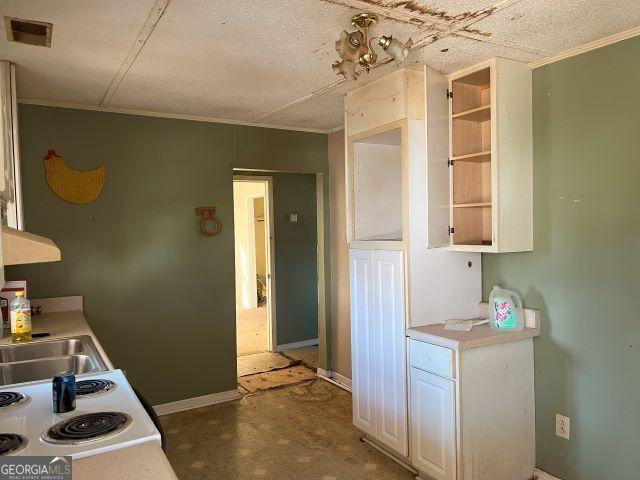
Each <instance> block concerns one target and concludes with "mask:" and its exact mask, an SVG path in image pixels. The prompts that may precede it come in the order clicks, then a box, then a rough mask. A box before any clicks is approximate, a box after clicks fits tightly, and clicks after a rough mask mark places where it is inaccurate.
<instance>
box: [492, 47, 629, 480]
mask: <svg viewBox="0 0 640 480" xmlns="http://www.w3.org/2000/svg"><path fill="white" fill-rule="evenodd" d="M639 58H640V38H634V39H631V40H627V41H624V42H621V43H618V44H615V45H612V46H608V47H605V48H601V49H598V50H595V51H592V52H589V53H586V54H583V55H579V56H576V57H573V58H569V59H567V60H563V61H560V62H557V63H553V64H550V65H547V66H544V67H541V68H538V69H536V70H534V72H533V113H534V119H533V120H534V125H533V128H534V130H533V133H534V237H535V238H534V251H533V252H530V253H516V254H500V255H491V254H486V255H483V258H482V260H483V286H484V297H485V299H486V298H487V297H488V293H489V290H490V288H491V285H492V284H493V283H496V282H499V283H502V284H503V285H504V286H506V287H508V288H511V289H514V290H516V291H518V292H520V294H521V295H522V296H523V299H524V303H525V305H526V306H527V307H530V308H537V309H540V310H541V311H542V333H541V336H540V337H539V338H538V339H536V341H535V362H536V366H535V381H536V385H535V386H536V437H537V464H538V467H539V468H541V469H543V470H545V471H547V472H548V473H551V474H553V475H556V476H557V477H559V478H562V479H564V480H602V479H612V480H613V479H616V480H632V479H637V478H638V477H639V475H640V473H639V472H640V456H639V455H638V454H639V452H640V450H639V445H640V442H639V441H638V435H639V434H640V413H639V410H638V409H639V408H640V377H639V376H638V366H639V365H640V321H639V320H638V312H639V309H638V298H637V297H636V295H638V292H640V281H639V280H638V279H639V277H638V271H640V254H639V253H638V247H639V246H640V244H639V239H640V203H638V201H637V196H638V192H639V191H640V189H639V186H638V183H639V181H640V121H639V120H638V112H639V107H640V89H639V88H638V87H639V86H640V61H638V59H639ZM556 412H558V413H561V414H563V415H568V416H569V417H571V440H568V441H567V440H563V439H561V438H559V437H556V436H555V435H554V433H555V413H556Z"/></svg>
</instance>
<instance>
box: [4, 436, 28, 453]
mask: <svg viewBox="0 0 640 480" xmlns="http://www.w3.org/2000/svg"><path fill="white" fill-rule="evenodd" d="M26 446H27V440H26V439H25V438H24V437H22V436H20V435H18V434H16V433H0V455H10V454H11V453H14V452H16V451H18V450H21V449H23V448H24V447H26Z"/></svg>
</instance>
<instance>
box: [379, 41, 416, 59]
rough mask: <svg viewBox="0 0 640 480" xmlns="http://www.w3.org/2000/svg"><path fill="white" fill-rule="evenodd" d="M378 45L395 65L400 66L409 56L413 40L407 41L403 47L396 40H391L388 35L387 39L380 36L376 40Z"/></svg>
mask: <svg viewBox="0 0 640 480" xmlns="http://www.w3.org/2000/svg"><path fill="white" fill-rule="evenodd" d="M378 44H379V45H380V46H381V47H382V49H383V50H384V51H385V53H386V54H387V55H389V56H390V57H391V58H393V59H394V60H395V61H396V64H398V65H400V64H401V63H402V62H403V61H404V59H405V58H407V55H409V51H410V50H411V46H412V45H413V40H411V39H409V40H407V42H406V43H405V44H404V45H403V44H402V43H400V42H399V41H398V40H396V39H395V38H393V36H391V35H389V36H388V37H386V36H382V37H380V39H379V40H378Z"/></svg>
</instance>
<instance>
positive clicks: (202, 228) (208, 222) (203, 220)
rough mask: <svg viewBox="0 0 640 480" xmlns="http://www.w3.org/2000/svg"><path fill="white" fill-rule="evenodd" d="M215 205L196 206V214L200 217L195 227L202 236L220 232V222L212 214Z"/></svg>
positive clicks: (212, 235) (214, 211)
mask: <svg viewBox="0 0 640 480" xmlns="http://www.w3.org/2000/svg"><path fill="white" fill-rule="evenodd" d="M215 213H216V207H197V208H196V215H199V216H200V218H199V219H198V222H197V224H196V225H197V229H198V232H199V233H200V235H202V236H204V237H214V236H216V235H217V234H219V233H220V222H218V219H217V218H216V217H215V216H214V214H215Z"/></svg>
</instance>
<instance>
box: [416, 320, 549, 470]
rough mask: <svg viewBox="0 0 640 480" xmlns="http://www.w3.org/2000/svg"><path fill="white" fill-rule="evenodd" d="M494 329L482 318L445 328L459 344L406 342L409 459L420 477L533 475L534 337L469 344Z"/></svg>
mask: <svg viewBox="0 0 640 480" xmlns="http://www.w3.org/2000/svg"><path fill="white" fill-rule="evenodd" d="M529 312H531V311H529ZM536 322H537V320H536ZM437 329H440V331H441V332H446V331H444V330H442V328H441V327H439V326H438V327H437ZM437 329H436V326H431V327H423V328H422V329H415V330H422V331H430V332H432V333H433V332H435V331H437ZM413 331H414V330H409V335H414V333H413ZM483 331H484V332H485V333H483ZM489 331H490V329H489V327H488V326H486V325H485V326H482V327H475V329H474V332H473V334H471V333H467V332H453V333H451V332H448V333H443V334H442V335H443V337H442V339H443V340H444V342H443V343H445V344H449V345H451V344H456V345H458V346H457V348H455V349H453V348H447V347H444V346H442V345H435V344H433V343H429V342H423V341H419V340H415V339H413V338H410V339H409V341H408V344H409V346H408V348H409V370H410V379H409V392H410V395H409V404H410V409H409V412H410V413H409V431H410V438H411V444H410V451H411V458H410V460H411V463H412V465H413V466H414V467H416V468H417V469H418V470H419V471H420V472H421V473H423V474H425V476H423V478H434V479H436V480H529V479H530V478H531V476H532V474H533V468H534V465H535V404H534V383H533V366H534V364H533V340H532V338H530V337H529V334H526V335H525V336H523V338H522V339H518V340H516V341H507V342H505V343H492V342H497V341H502V340H503V339H504V337H503V339H498V338H495V337H494V338H492V339H491V340H488V341H483V342H480V343H479V344H477V345H480V346H475V347H472V346H470V345H469V344H466V345H465V342H466V341H467V340H469V341H470V343H471V342H473V341H474V340H477V339H479V338H483V337H485V338H489V337H491V336H492V335H491V334H490V333H487V332H489ZM530 332H532V333H531V335H537V333H538V332H539V330H537V329H533V328H532V329H530ZM444 335H447V337H445V336H444ZM494 335H495V334H494ZM430 338H431V339H433V341H436V339H437V337H436V336H435V335H430ZM452 338H453V339H457V340H454V341H453V342H452V341H451V340H452Z"/></svg>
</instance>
